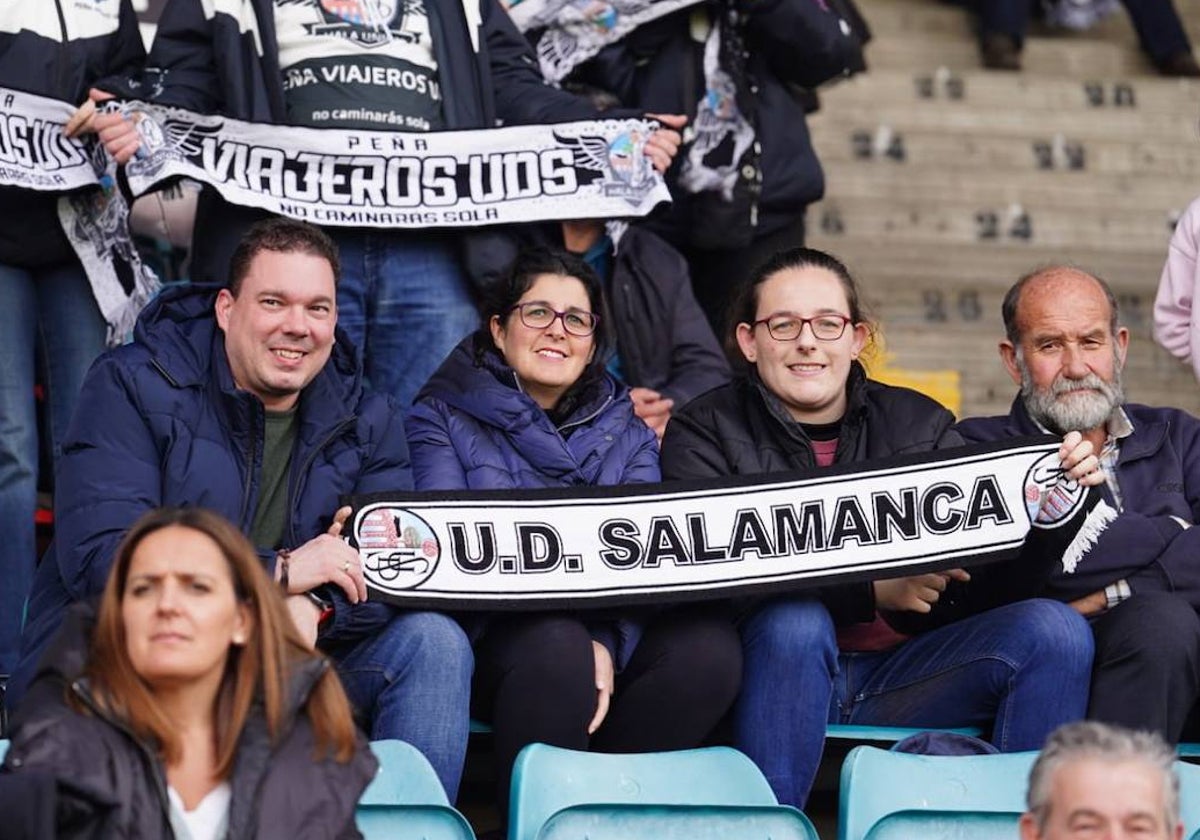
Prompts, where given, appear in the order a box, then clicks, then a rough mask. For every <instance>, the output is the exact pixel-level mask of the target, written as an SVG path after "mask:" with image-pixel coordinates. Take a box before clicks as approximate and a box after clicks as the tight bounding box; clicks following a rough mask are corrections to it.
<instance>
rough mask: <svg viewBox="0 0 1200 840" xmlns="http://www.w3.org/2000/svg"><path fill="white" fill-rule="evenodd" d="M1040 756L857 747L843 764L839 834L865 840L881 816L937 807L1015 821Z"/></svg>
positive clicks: (946, 814) (947, 814)
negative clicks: (944, 753)
mask: <svg viewBox="0 0 1200 840" xmlns="http://www.w3.org/2000/svg"><path fill="white" fill-rule="evenodd" d="M1036 758H1037V753H1035V752H1024V753H1002V754H1000V755H960V756H933V755H914V754H911V753H897V752H889V751H887V750H881V749H878V748H877V747H855V748H854V749H853V750H851V751H850V754H849V755H848V756H846V761H845V763H844V764H843V765H842V779H841V803H840V807H839V819H838V837H839V840H864V838H866V837H867V836H868V835H869V834H870V832H871V829H872V827H873V826H874V825H875V824H876V823H878V822H879V821H880V820H881V819H883V818H884V817H885V816H887V815H888V814H895V813H897V812H901V811H904V812H914V811H915V812H920V811H936V812H940V813H941V814H942V815H943V820H949V819H952V816H953V814H955V813H960V814H963V813H968V812H970V813H976V814H1007V815H1009V819H1010V820H1011V821H1013V822H1015V819H1016V817H1017V816H1019V815H1020V814H1021V812H1022V811H1024V810H1025V788H1026V785H1027V783H1028V780H1029V770H1030V768H1031V767H1032V766H1033V762H1034V760H1035V759H1036ZM892 836H896V835H892ZM910 836H912V835H910ZM939 836H940V835H939ZM948 836H952V835H948ZM1013 836H1015V835H1013Z"/></svg>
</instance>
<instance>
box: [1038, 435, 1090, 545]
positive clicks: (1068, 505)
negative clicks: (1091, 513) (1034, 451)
mask: <svg viewBox="0 0 1200 840" xmlns="http://www.w3.org/2000/svg"><path fill="white" fill-rule="evenodd" d="M1086 497H1087V489H1086V488H1085V487H1083V486H1081V485H1080V484H1079V482H1077V481H1072V480H1070V479H1068V478H1067V477H1066V471H1065V470H1064V469H1063V468H1062V464H1061V462H1060V461H1059V460H1058V453H1057V452H1051V453H1049V454H1047V455H1044V456H1042V457H1041V458H1039V459H1038V460H1037V461H1035V462H1034V464H1033V466H1031V467H1030V468H1029V472H1028V473H1026V475H1025V510H1026V512H1027V513H1028V514H1029V521H1030V522H1033V523H1036V524H1037V525H1038V527H1041V528H1052V527H1054V526H1056V525H1058V524H1061V523H1063V522H1066V521H1067V520H1069V519H1070V518H1071V517H1072V516H1074V514H1075V512H1076V511H1077V510H1079V506H1080V505H1082V504H1083V502H1084V500H1085V499H1086Z"/></svg>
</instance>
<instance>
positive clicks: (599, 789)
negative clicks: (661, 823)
mask: <svg viewBox="0 0 1200 840" xmlns="http://www.w3.org/2000/svg"><path fill="white" fill-rule="evenodd" d="M586 804H610V805H611V804H640V805H777V804H778V803H777V801H776V799H775V795H774V794H773V793H772V792H771V787H770V785H768V784H767V780H766V779H765V778H764V777H763V775H762V773H761V772H760V771H759V769H758V768H757V767H756V766H755V765H754V762H752V761H751V760H750V759H749V758H747V757H746V756H745V755H743V754H742V753H740V752H738V751H737V750H735V749H731V748H729V747H708V748H705V749H699V750H678V751H675V752H663V753H639V754H612V755H610V754H602V753H588V752H578V751H575V750H565V749H560V748H558V747H551V746H547V745H546V744H530V745H529V746H527V747H525V748H524V749H523V750H521V753H520V755H518V756H517V760H516V762H515V763H514V765H513V776H512V789H511V792H510V796H509V832H508V836H509V840H534V837H536V836H537V832H538V829H539V828H540V827H541V826H542V824H543V823H545V822H546V820H547V819H549V817H550V815H551V814H554V813H555V812H556V811H561V810H562V809H563V808H568V807H570V806H572V805H586Z"/></svg>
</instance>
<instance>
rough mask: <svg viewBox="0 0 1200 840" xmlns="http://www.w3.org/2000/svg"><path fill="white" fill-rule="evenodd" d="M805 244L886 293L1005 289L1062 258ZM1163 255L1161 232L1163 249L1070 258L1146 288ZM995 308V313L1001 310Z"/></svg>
mask: <svg viewBox="0 0 1200 840" xmlns="http://www.w3.org/2000/svg"><path fill="white" fill-rule="evenodd" d="M809 244H811V245H812V246H813V247H814V248H821V249H823V250H827V251H829V252H830V253H833V254H835V255H837V256H838V257H839V258H840V259H842V260H843V261H845V262H846V264H847V265H848V266H849V267H850V269H851V271H852V272H854V275H855V276H856V277H858V278H859V279H861V280H862V281H863V282H865V283H868V284H870V285H872V286H878V287H880V289H881V290H883V291H887V292H889V293H890V292H891V290H892V289H894V288H898V287H902V286H904V285H906V284H909V283H913V284H924V283H934V284H942V283H971V284H973V285H975V286H978V287H980V288H991V289H999V290H1000V291H1001V292H1003V291H1004V290H1005V289H1007V288H1008V287H1009V286H1010V285H1012V284H1013V283H1014V282H1015V281H1016V280H1017V278H1018V277H1021V276H1022V275H1024V274H1026V273H1027V272H1029V271H1031V270H1033V269H1034V268H1036V267H1038V266H1042V265H1050V264H1053V263H1061V262H1064V261H1066V259H1065V257H1064V254H1063V250H1062V249H1061V248H1052V247H1046V246H1041V245H1037V244H1032V245H1025V244H1021V245H1019V246H1006V245H1004V244H1003V243H994V244H991V245H988V246H982V245H978V244H974V243H945V244H940V245H937V246H931V245H928V244H925V243H920V242H895V243H888V244H887V245H886V247H881V246H880V243H879V242H878V240H874V239H870V238H862V237H851V236H845V237H831V236H827V235H825V234H822V233H820V232H814V233H813V234H812V236H810V237H809ZM1165 257H1166V245H1165V237H1164V245H1163V247H1162V248H1161V249H1154V250H1152V251H1134V250H1126V249H1101V248H1093V249H1090V250H1089V251H1088V252H1087V254H1086V255H1084V256H1081V257H1079V258H1077V259H1076V260H1074V263H1075V264H1078V265H1080V267H1082V268H1086V269H1087V270H1089V271H1092V272H1094V273H1096V274H1099V275H1100V276H1101V277H1104V278H1105V279H1106V280H1108V281H1109V282H1110V283H1112V284H1113V285H1114V286H1115V287H1117V288H1121V289H1140V290H1142V291H1143V292H1145V291H1147V290H1148V289H1154V288H1155V287H1157V284H1158V278H1159V275H1160V273H1161V270H1162V265H1163V260H1164V258H1165ZM994 314H995V316H996V317H997V318H999V310H996V312H995V313H994Z"/></svg>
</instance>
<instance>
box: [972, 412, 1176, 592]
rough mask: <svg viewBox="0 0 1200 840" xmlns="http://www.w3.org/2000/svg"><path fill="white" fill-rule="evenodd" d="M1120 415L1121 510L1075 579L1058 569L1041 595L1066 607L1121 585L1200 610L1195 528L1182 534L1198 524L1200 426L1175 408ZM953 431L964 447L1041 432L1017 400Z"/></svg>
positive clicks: (1079, 566) (1078, 568)
mask: <svg viewBox="0 0 1200 840" xmlns="http://www.w3.org/2000/svg"><path fill="white" fill-rule="evenodd" d="M1123 408H1124V409H1125V414H1126V415H1127V416H1128V417H1129V420H1130V422H1131V423H1132V424H1133V434H1132V435H1130V436H1129V437H1127V438H1125V439H1124V440H1122V441H1121V455H1120V458H1119V460H1118V462H1117V483H1118V485H1119V486H1120V488H1121V497H1122V501H1123V503H1124V507H1123V508H1122V509H1121V514H1120V516H1118V517H1117V518H1116V520H1114V521H1113V522H1112V523H1111V524H1110V525H1109V526H1108V528H1107V529H1106V530H1105V531H1104V532H1103V533H1102V534H1101V535H1100V538H1099V540H1098V541H1097V543H1096V545H1095V546H1094V547H1092V548H1091V550H1089V551H1088V552H1087V553H1086V554H1085V555H1084V556H1083V559H1082V561H1081V562H1080V563H1079V565H1078V566H1077V567H1076V569H1075V571H1074V572H1073V573H1072V574H1066V573H1065V572H1063V570H1062V568H1061V566H1060V567H1059V568H1058V569H1057V572H1056V573H1055V574H1054V575H1053V577H1052V578H1051V579H1050V581H1049V584H1048V586H1047V589H1046V593H1045V594H1047V595H1048V596H1050V597H1054V598H1059V599H1060V600H1063V601H1070V600H1074V599H1075V598H1080V597H1083V596H1084V595H1090V594H1092V593H1093V592H1098V591H1100V590H1101V589H1103V588H1104V587H1106V586H1108V585H1109V584H1110V583H1114V582H1116V581H1118V580H1121V579H1125V580H1126V581H1127V582H1128V583H1129V588H1130V589H1131V590H1132V591H1133V592H1135V593H1136V592H1145V591H1166V592H1175V593H1177V594H1179V595H1181V596H1183V597H1184V598H1186V599H1187V600H1188V602H1189V603H1191V604H1192V606H1194V607H1197V608H1200V528H1185V527H1184V523H1187V524H1189V525H1191V524H1195V523H1196V522H1200V420H1197V419H1196V418H1195V417H1193V416H1192V415H1190V414H1188V413H1187V412H1186V411H1181V410H1179V409H1176V408H1154V407H1151V406H1147V405H1139V404H1136V403H1127V404H1126V405H1125V406H1123ZM957 428H958V431H959V433H960V434H961V435H962V436H963V438H964V439H966V440H967V441H968V442H976V441H989V440H1004V439H1005V438H1010V437H1015V436H1017V435H1031V434H1039V433H1040V432H1041V430H1040V429H1039V428H1038V426H1037V423H1035V422H1034V420H1033V418H1032V417H1030V416H1029V412H1028V411H1026V410H1025V404H1024V402H1023V401H1022V400H1021V398H1020V397H1017V399H1016V400H1014V401H1013V405H1012V410H1011V411H1010V412H1009V413H1008V414H1007V415H1000V416H996V417H975V418H971V419H969V420H963V421H962V422H960V423H959V424H958V426H957ZM1101 489H1102V491H1103V494H1104V496H1105V497H1106V499H1107V501H1108V503H1109V504H1111V505H1113V506H1114V507H1116V503H1115V502H1114V501H1113V499H1112V496H1111V493H1109V491H1108V488H1107V487H1102V488H1101Z"/></svg>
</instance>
